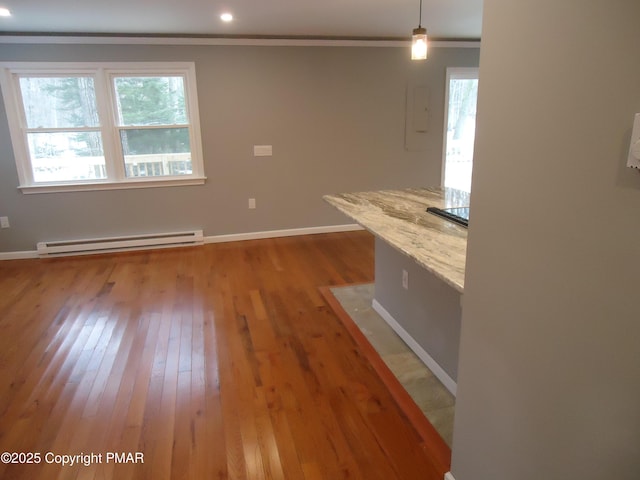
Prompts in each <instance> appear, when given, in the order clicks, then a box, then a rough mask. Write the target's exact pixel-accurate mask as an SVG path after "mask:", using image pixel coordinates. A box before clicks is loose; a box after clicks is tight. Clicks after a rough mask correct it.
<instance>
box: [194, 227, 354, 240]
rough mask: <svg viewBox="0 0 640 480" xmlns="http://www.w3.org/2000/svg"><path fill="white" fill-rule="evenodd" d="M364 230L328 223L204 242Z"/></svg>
mask: <svg viewBox="0 0 640 480" xmlns="http://www.w3.org/2000/svg"><path fill="white" fill-rule="evenodd" d="M354 230H364V229H363V228H362V227H361V226H360V225H358V224H355V223H354V224H349V225H327V226H323V227H305V228H289V229H286V230H267V231H264V232H248V233H232V234H229V235H214V236H211V237H204V243H223V242H238V241H242V240H260V239H263V238H277V237H293V236H297V235H313V234H316V233H335V232H352V231H354Z"/></svg>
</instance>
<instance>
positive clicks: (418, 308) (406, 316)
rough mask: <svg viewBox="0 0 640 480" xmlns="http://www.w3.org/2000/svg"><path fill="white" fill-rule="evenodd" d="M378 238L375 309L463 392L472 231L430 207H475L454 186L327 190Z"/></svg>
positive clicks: (442, 378) (437, 372) (341, 208)
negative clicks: (464, 305) (464, 303)
mask: <svg viewBox="0 0 640 480" xmlns="http://www.w3.org/2000/svg"><path fill="white" fill-rule="evenodd" d="M323 198H324V200H325V201H327V202H328V203H329V204H331V205H333V206H334V207H336V208H337V209H338V210H339V211H340V212H342V213H344V214H345V215H347V216H348V217H350V218H352V219H353V220H355V221H356V222H358V223H359V224H360V225H362V226H363V227H364V228H365V229H367V230H369V231H370V232H371V233H373V234H374V235H375V237H376V240H375V242H376V243H375V251H376V253H375V294H374V300H373V308H374V309H375V310H376V311H377V312H378V313H379V314H380V315H381V316H382V317H383V318H384V319H385V321H386V322H387V323H389V325H390V326H391V327H392V328H393V329H394V330H395V331H396V333H398V335H400V337H402V338H403V340H404V341H405V342H406V343H407V344H408V345H409V347H411V349H412V350H413V351H414V352H415V353H416V354H417V355H418V356H419V357H420V358H421V360H422V361H423V362H424V363H425V364H426V365H427V366H428V367H429V368H430V369H431V371H432V372H433V373H434V374H435V375H436V376H437V377H438V378H439V379H440V381H442V383H443V384H444V385H445V386H446V387H447V388H448V389H449V390H450V391H451V392H452V393H453V394H455V390H456V379H457V372H458V348H459V342H460V321H461V315H462V310H461V297H462V293H463V292H464V271H465V258H466V248H467V229H466V228H464V227H462V226H459V225H457V224H455V223H453V222H450V221H448V220H445V219H443V218H440V217H438V216H435V215H433V214H431V213H428V212H427V211H426V210H427V207H437V208H451V207H460V206H468V205H469V194H468V193H466V192H462V191H459V190H454V189H448V188H439V187H434V188H409V189H402V190H379V191H371V192H357V193H341V194H335V195H325V196H324V197H323Z"/></svg>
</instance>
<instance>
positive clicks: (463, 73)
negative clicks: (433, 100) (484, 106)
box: [440, 67, 480, 188]
mask: <svg viewBox="0 0 640 480" xmlns="http://www.w3.org/2000/svg"><path fill="white" fill-rule="evenodd" d="M479 75H480V69H479V68H478V67H448V68H447V78H446V82H445V91H444V128H443V133H442V135H443V139H442V174H441V178H440V185H441V186H442V187H443V188H444V186H445V185H444V180H445V175H446V169H447V129H448V126H449V84H450V82H451V79H454V80H464V79H469V80H477V79H478V78H479ZM476 101H477V99H476Z"/></svg>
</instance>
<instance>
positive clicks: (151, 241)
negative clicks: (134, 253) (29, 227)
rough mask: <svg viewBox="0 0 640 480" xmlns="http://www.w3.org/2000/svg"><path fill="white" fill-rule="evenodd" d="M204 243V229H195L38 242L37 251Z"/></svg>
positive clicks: (112, 249) (43, 253) (48, 253)
mask: <svg viewBox="0 0 640 480" xmlns="http://www.w3.org/2000/svg"><path fill="white" fill-rule="evenodd" d="M203 244H204V237H203V234H202V230H193V231H190V232H173V233H155V234H149V235H131V236H127V237H108V238H92V239H85V240H68V241H56V242H38V244H37V251H38V256H39V257H43V258H44V257H62V256H69V255H91V254H97V253H109V252H124V251H127V250H146V249H152V248H170V247H184V246H191V245H203Z"/></svg>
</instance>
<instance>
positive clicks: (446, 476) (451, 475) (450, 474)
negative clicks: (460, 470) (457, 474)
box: [444, 472, 456, 480]
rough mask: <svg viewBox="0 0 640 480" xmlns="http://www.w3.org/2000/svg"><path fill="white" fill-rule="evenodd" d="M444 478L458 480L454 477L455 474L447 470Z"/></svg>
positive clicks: (445, 479)
mask: <svg viewBox="0 0 640 480" xmlns="http://www.w3.org/2000/svg"><path fill="white" fill-rule="evenodd" d="M444 480H456V479H455V478H453V474H452V473H451V472H447V473H445V474H444Z"/></svg>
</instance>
